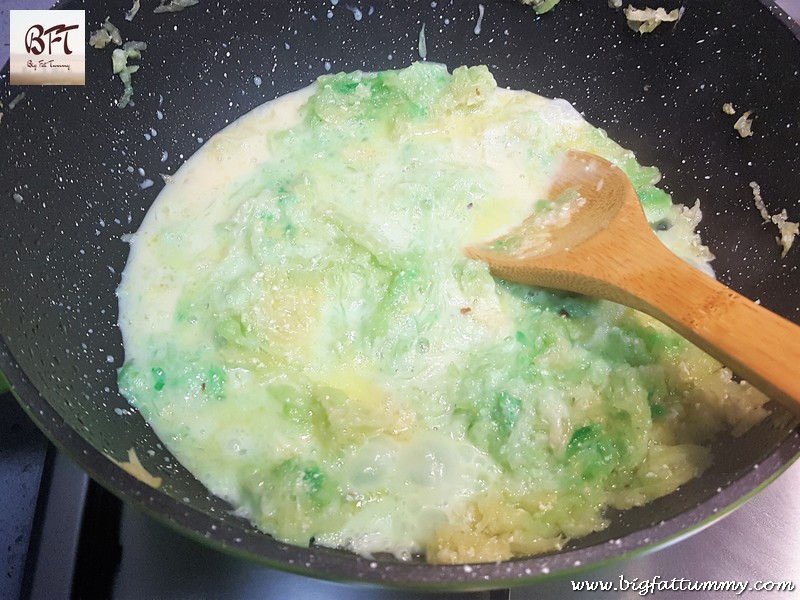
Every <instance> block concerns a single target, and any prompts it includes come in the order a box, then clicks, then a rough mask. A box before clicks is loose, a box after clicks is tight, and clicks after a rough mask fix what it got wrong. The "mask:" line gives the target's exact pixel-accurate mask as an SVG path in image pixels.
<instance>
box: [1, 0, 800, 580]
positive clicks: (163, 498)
mask: <svg viewBox="0 0 800 600" xmlns="http://www.w3.org/2000/svg"><path fill="white" fill-rule="evenodd" d="M130 4H131V3H130V2H129V1H128V0H124V1H121V0H112V1H109V2H100V1H99V0H86V1H74V2H64V3H62V4H61V5H59V7H60V8H70V9H85V10H86V19H87V29H88V30H90V31H91V30H93V29H95V28H97V27H98V26H99V25H100V23H101V22H102V21H103V20H104V19H105V18H106V17H107V16H109V17H110V18H111V20H112V22H114V23H115V24H117V25H118V26H119V27H120V29H121V30H122V34H123V37H124V38H125V39H129V40H143V41H146V42H147V44H148V49H147V50H146V51H145V52H144V53H143V55H142V59H141V61H139V64H141V71H140V72H139V73H137V74H135V75H134V79H133V83H134V89H135V91H134V96H133V99H134V102H135V105H133V106H129V107H127V108H124V109H119V108H117V107H116V106H115V100H116V98H118V97H119V96H120V95H121V93H122V86H121V83H120V82H119V80H118V79H116V78H115V77H114V76H113V75H112V73H111V61H110V51H109V50H108V49H106V50H94V49H92V48H88V49H87V59H86V69H87V85H86V86H85V87H60V86H53V87H44V86H43V87H35V86H31V87H27V88H12V87H11V86H9V84H8V81H7V80H8V68H7V67H6V68H5V69H4V71H3V72H2V75H0V98H1V99H3V100H4V102H5V103H6V105H7V104H8V100H9V99H10V98H13V97H14V96H16V95H17V94H18V93H19V92H20V91H23V90H24V91H25V92H26V94H27V95H26V97H25V98H24V100H22V101H21V102H20V103H19V104H18V105H17V106H16V108H15V109H14V110H13V111H11V112H7V114H6V115H5V118H4V119H3V122H2V123H0V142H2V143H0V165H2V170H1V171H0V206H2V214H3V230H2V238H0V370H2V371H3V372H5V373H6V375H7V376H8V379H9V380H10V382H11V384H12V385H13V387H14V390H15V394H16V396H17V397H18V399H19V401H20V403H21V404H22V405H23V407H24V408H25V409H26V410H27V412H28V413H29V414H30V416H31V418H32V419H33V420H34V421H36V423H37V424H38V425H39V426H40V427H41V428H42V429H43V430H44V431H45V433H46V434H47V435H48V436H49V437H50V439H51V440H52V441H53V442H55V444H56V445H57V446H59V447H60V448H62V449H63V450H65V451H67V452H68V453H69V454H70V455H71V456H72V457H73V458H74V459H75V460H76V461H77V462H78V463H79V464H80V465H81V466H82V467H83V468H84V469H85V470H86V471H88V472H89V474H90V475H91V476H92V477H94V478H95V479H96V480H97V481H99V482H100V483H101V484H102V485H104V486H105V487H107V488H108V489H109V490H111V491H112V492H114V493H115V494H117V495H118V496H119V497H121V498H122V499H124V500H125V501H127V502H130V503H132V504H134V505H136V506H137V507H139V508H141V509H143V510H145V511H146V512H149V513H150V514H152V515H154V516H155V517H157V518H159V519H161V520H162V521H164V522H166V523H168V524H170V525H172V526H173V527H175V528H177V529H179V530H180V531H182V532H184V533H185V534H187V535H189V536H191V537H194V538H196V539H199V540H202V541H205V542H207V543H209V544H212V545H213V546H215V547H217V548H222V549H224V550H226V551H228V552H231V553H233V554H237V555H241V556H245V557H247V558H250V559H253V560H257V561H260V562H262V563H264V564H266V565H270V566H273V567H278V568H282V569H287V570H291V571H295V572H299V573H302V574H306V575H312V576H318V577H324V578H330V579H337V580H349V581H354V580H360V581H367V582H372V583H380V584H386V585H392V586H408V587H414V588H426V589H478V588H491V587H500V586H509V585H515V584H522V583H530V582H531V580H533V579H536V578H540V577H544V576H545V575H546V574H549V576H553V575H556V574H564V573H566V572H569V571H571V570H575V569H578V568H585V567H587V566H590V565H596V564H598V563H599V562H602V561H608V560H611V559H614V558H615V557H618V556H621V555H623V554H625V553H631V552H639V551H643V550H646V549H649V548H651V547H652V546H653V544H656V543H665V542H668V541H672V540H675V539H678V538H680V537H681V536H682V535H684V534H685V532H686V531H687V530H689V529H692V528H698V527H699V526H701V525H703V524H705V523H707V522H709V521H710V520H711V519H713V518H715V517H716V516H718V515H719V514H722V513H724V512H726V510H728V509H729V508H730V507H731V506H733V505H736V504H737V503H740V501H741V500H742V499H744V498H746V497H747V496H749V495H750V494H751V493H753V492H754V491H755V490H757V489H758V488H759V487H760V486H762V485H763V484H764V483H765V482H767V481H769V480H770V479H771V478H773V477H774V476H776V474H777V473H779V472H780V471H781V470H782V469H783V468H784V467H785V466H786V465H787V464H788V463H789V462H790V461H791V460H793V458H794V457H795V456H796V455H797V453H798V451H800V436H798V432H797V431H796V430H795V429H793V427H792V424H791V422H790V420H789V419H788V418H787V415H786V413H785V412H784V411H783V410H782V409H781V408H780V407H778V406H772V408H773V412H772V415H771V416H770V417H769V418H768V419H767V420H766V421H765V422H763V423H762V424H760V425H759V426H757V427H755V428H754V429H753V430H751V431H749V432H748V433H747V434H745V435H744V436H742V437H740V438H736V439H734V438H730V437H726V436H722V437H720V438H719V439H718V440H717V441H716V442H715V444H714V449H713V450H714V456H715V463H714V465H713V466H712V467H711V468H710V470H709V471H708V472H707V473H706V474H705V475H703V476H702V477H701V478H699V479H696V480H694V481H691V482H690V483H688V484H687V485H685V486H683V487H682V488H681V489H680V490H678V491H677V492H675V493H673V494H671V495H670V496H668V497H665V498H661V499H659V500H657V501H655V502H653V503H651V504H649V505H647V506H645V507H641V508H637V509H633V510H630V511H627V512H625V513H615V512H611V513H610V514H609V517H610V519H611V523H612V524H611V526H610V527H609V528H608V529H606V530H605V531H602V532H598V533H595V534H592V535H590V536H587V537H585V538H582V539H579V540H574V541H573V542H571V543H570V544H569V545H568V546H567V547H566V548H565V549H564V550H563V551H562V552H559V553H555V554H551V555H546V556H541V557H534V558H524V559H517V560H511V561H506V562H502V563H498V564H488V565H472V566H468V567H466V568H465V567H463V566H432V565H428V564H425V563H424V561H422V560H421V559H420V560H414V561H411V562H405V563H404V562H400V561H398V560H396V559H394V558H392V557H388V556H377V557H374V559H365V558H361V557H357V556H355V555H353V554H351V553H348V552H344V551H339V550H334V549H328V548H319V547H311V548H298V547H294V546H288V545H285V544H282V543H279V542H276V541H275V540H274V539H272V538H271V537H269V536H267V535H264V534H262V533H259V532H258V531H256V530H255V529H254V528H253V527H252V526H251V525H250V524H249V523H247V522H245V521H243V520H242V519H240V518H238V517H235V516H233V515H232V514H231V513H230V509H229V506H228V505H227V504H226V503H225V502H223V501H221V500H219V499H217V498H215V497H212V496H210V495H209V494H208V492H207V490H206V489H205V488H204V487H203V486H202V485H201V484H200V483H199V482H198V481H197V480H195V479H194V477H192V476H191V475H190V474H189V473H188V472H187V471H186V470H185V469H183V468H182V467H181V465H180V464H178V463H177V461H176V460H175V458H174V457H173V456H172V455H171V454H170V453H169V452H168V451H167V450H166V449H165V448H164V447H163V446H162V445H161V444H160V443H159V440H158V439H157V438H156V437H155V435H154V433H153V432H152V430H151V429H150V428H149V426H148V425H147V424H146V423H145V422H144V421H143V419H142V418H141V417H140V415H139V414H138V413H137V412H136V411H134V410H132V409H130V407H129V406H128V405H127V404H126V402H125V400H124V399H123V398H122V397H121V396H120V395H119V394H118V392H117V388H116V369H117V368H118V367H120V366H121V365H122V362H123V351H122V344H121V338H120V334H119V331H118V329H117V327H116V321H117V305H116V298H115V295H114V291H115V288H116V286H117V285H118V283H119V277H120V273H121V271H122V269H123V267H124V265H125V261H126V258H127V250H128V246H127V244H125V243H124V242H123V241H121V239H120V237H121V236H122V235H123V234H125V233H130V232H132V231H135V230H136V229H137V228H138V225H139V223H140V222H141V220H142V218H143V217H144V214H145V212H146V211H147V209H148V207H149V206H150V204H151V203H152V202H153V200H154V199H155V197H156V195H157V194H158V192H159V190H160V189H161V187H162V183H161V178H160V177H159V176H158V174H159V173H165V174H168V173H172V172H174V171H175V170H176V169H177V168H178V166H179V165H180V164H181V163H182V162H183V161H184V160H185V159H186V158H188V157H189V156H190V155H191V154H192V153H193V152H194V151H195V150H197V149H198V148H199V147H200V145H201V143H202V141H203V140H205V139H208V138H209V137H210V136H211V135H212V134H213V133H215V132H216V131H218V130H220V129H221V128H223V127H224V126H225V125H226V124H228V123H230V122H231V121H233V120H234V119H236V118H237V117H239V116H240V115H242V114H244V113H245V112H247V111H249V110H250V109H252V108H254V107H255V106H257V105H258V104H260V103H262V102H264V101H266V100H270V99H272V98H274V97H276V96H278V95H280V94H283V93H286V92H289V91H292V90H295V89H297V88H299V87H302V86H305V85H307V84H309V83H311V82H312V81H313V80H314V79H315V78H316V77H317V76H319V75H321V74H324V73H325V72H327V68H326V65H329V66H330V70H331V71H334V72H335V71H350V70H355V69H363V70H372V71H374V70H380V69H389V68H400V67H403V66H407V65H408V64H410V63H411V62H412V61H414V60H419V58H420V56H419V49H418V41H419V33H420V28H421V26H422V25H423V24H425V26H426V29H425V31H426V41H427V50H428V52H427V58H428V60H433V61H437V62H442V63H445V64H447V65H449V66H450V67H455V66H458V65H461V64H481V63H482V64H488V65H489V67H490V68H491V70H492V71H493V72H494V74H495V76H496V78H497V80H498V83H499V84H500V85H501V86H509V87H511V88H526V89H529V90H532V91H536V92H538V93H541V94H543V95H546V96H552V97H562V98H566V99H567V100H569V101H571V102H572V103H573V104H574V105H575V106H576V107H577V109H578V110H579V111H581V112H582V113H583V114H584V115H585V117H586V118H587V119H588V120H589V121H590V122H591V123H593V124H595V125H597V126H600V127H603V128H604V129H606V130H607V131H608V133H609V135H610V136H611V137H612V138H614V139H616V140H617V141H619V142H620V143H621V144H622V145H623V146H625V147H627V148H631V149H632V150H634V151H635V152H636V154H637V156H638V157H639V160H640V162H642V163H643V164H654V165H657V166H658V167H659V168H660V169H661V170H662V172H663V174H664V180H663V186H664V187H665V188H666V189H667V191H669V192H670V193H671V194H673V196H674V199H675V200H676V201H678V202H682V203H686V204H692V203H694V201H695V199H698V198H699V199H700V200H701V204H702V206H703V209H704V213H705V215H706V216H705V219H704V220H703V222H702V230H701V232H702V234H703V236H704V239H705V241H706V243H707V244H708V245H709V246H710V247H711V249H712V250H713V252H714V253H715V254H716V256H717V259H716V262H715V263H714V266H715V269H716V271H717V275H718V277H719V278H720V279H721V280H722V281H724V282H725V283H727V284H728V285H731V286H732V287H733V288H735V289H737V290H739V291H740V292H742V293H743V294H745V295H746V296H748V297H750V298H753V299H757V300H759V301H761V302H762V303H763V304H764V305H766V306H767V307H769V308H770V309H772V310H774V311H776V312H778V313H780V314H782V315H784V316H785V317H787V318H789V319H790V320H793V321H794V322H799V323H800V303H799V302H798V296H797V292H798V289H799V288H800V268H798V265H800V248H794V249H793V250H792V251H790V252H789V254H788V255H787V256H786V257H785V258H783V259H781V258H780V248H779V246H778V245H777V244H776V242H775V239H774V238H775V235H776V230H774V229H773V228H772V226H771V225H769V226H767V225H764V224H763V223H762V221H761V217H760V216H759V214H758V211H757V210H756V209H755V208H754V206H753V203H752V195H751V190H750V187H749V185H748V184H749V182H750V181H757V182H758V183H759V184H760V185H761V190H762V194H763V196H764V199H765V202H766V203H767V206H768V208H769V209H770V211H771V212H773V213H774V212H777V211H778V210H779V209H781V208H786V209H787V210H788V212H789V218H790V219H792V220H794V221H797V220H800V207H799V206H798V195H797V189H798V188H797V184H798V175H797V173H798V171H799V170H800V108H798V107H800V69H799V67H800V43H798V41H797V39H795V37H794V36H793V34H792V32H791V31H790V30H789V29H788V28H786V27H785V26H784V25H782V24H781V23H780V22H779V21H778V20H776V19H775V18H774V17H773V16H772V15H771V14H770V10H769V8H767V7H765V6H764V5H762V4H760V3H759V2H757V1H755V0H750V1H744V0H742V2H737V3H736V7H735V9H728V8H726V6H725V5H724V4H720V3H719V2H717V1H715V0H705V1H700V0H695V1H694V2H692V3H691V5H689V6H688V8H687V11H686V13H685V15H684V18H683V19H682V20H681V21H680V23H679V26H678V27H677V28H676V29H675V30H674V31H673V32H671V33H669V34H667V35H663V34H662V35H658V34H652V35H647V36H642V35H640V34H638V33H634V32H633V31H631V30H630V29H629V28H628V27H627V26H626V24H625V21H624V18H623V17H622V16H621V14H620V13H619V12H617V11H614V10H611V9H609V8H608V7H607V6H606V2H605V1H604V0H603V1H602V2H600V1H598V2H582V1H580V0H564V2H562V3H561V4H559V5H558V6H557V7H556V9H555V10H553V11H552V12H551V13H548V14H546V15H544V16H542V17H536V15H535V14H534V13H533V11H532V10H531V9H530V8H528V7H524V6H522V5H520V4H519V3H517V2H515V1H512V0H505V1H503V0H499V1H496V2H494V1H489V0H485V1H484V2H483V3H482V4H483V5H484V8H485V14H484V17H483V20H482V22H481V23H480V28H477V27H476V26H477V25H478V22H477V19H478V15H479V6H478V3H477V2H471V1H465V0H458V1H456V0H435V1H431V0H425V1H422V2H408V3H400V2H393V1H391V0H388V1H384V0H367V1H366V2H364V1H361V0H351V4H349V5H347V4H345V1H342V2H338V3H336V4H334V3H333V2H331V1H330V0H328V1H323V0H296V1H293V2H284V1H283V0H274V1H265V0H239V1H237V2H230V3H225V2H223V1H221V0H220V1H217V2H215V1H213V0H201V3H200V4H199V5H197V6H195V7H191V8H188V9H186V10H185V11H184V12H182V13H176V14H153V13H152V12H151V10H150V9H149V8H148V2H146V1H145V2H143V4H144V5H145V6H143V8H142V10H141V11H140V12H139V14H138V15H137V16H136V17H135V18H134V20H133V21H131V22H127V21H125V20H124V18H123V15H124V14H125V11H126V10H127V9H128V8H130ZM773 8H774V7H773ZM359 11H360V12H359ZM259 83H260V85H259ZM725 102H732V103H733V104H734V105H736V106H737V107H738V108H740V110H745V109H753V110H754V115H755V120H754V125H753V129H754V132H755V135H753V136H752V137H750V138H746V139H742V138H740V137H739V136H738V135H737V134H736V132H735V131H734V130H733V128H732V125H733V122H734V120H735V119H734V118H732V117H730V116H729V115H726V114H724V113H723V112H722V111H721V106H722V104H723V103H725ZM146 179H151V180H153V181H154V182H155V184H154V185H152V186H151V187H143V186H142V183H143V182H144V181H145V180H146ZM130 448H135V449H136V452H137V455H138V456H139V458H140V459H141V461H142V463H143V464H144V467H145V468H146V469H147V470H148V471H149V472H150V473H152V474H154V475H156V476H159V477H161V478H162V479H163V484H162V485H161V487H160V488H158V489H153V488H151V487H148V486H147V485H145V484H144V483H142V482H141V481H139V480H138V479H136V478H134V477H132V476H130V475H128V474H127V473H125V472H124V471H122V470H121V469H120V468H119V467H118V466H117V465H116V464H115V463H114V462H112V461H111V460H109V458H114V459H116V460H125V459H126V456H127V451H128V449H130Z"/></svg>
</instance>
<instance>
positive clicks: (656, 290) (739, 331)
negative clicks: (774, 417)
mask: <svg viewBox="0 0 800 600" xmlns="http://www.w3.org/2000/svg"><path fill="white" fill-rule="evenodd" d="M656 254H657V259H656V260H655V261H654V262H656V264H653V263H652V262H651V264H650V265H649V269H648V270H650V275H648V277H647V278H634V279H633V280H631V279H628V280H627V281H626V282H625V286H626V287H627V291H626V293H630V294H632V295H633V296H636V297H637V298H638V300H639V301H638V302H631V303H630V305H632V306H636V307H637V308H639V309H641V310H642V311H643V312H646V313H648V314H650V315H652V316H654V317H656V318H657V319H659V320H661V321H662V322H664V323H666V324H667V325H669V326H670V327H672V329H674V330H675V331H676V332H678V333H679V334H681V335H682V336H684V337H685V338H687V339H688V340H689V341H691V342H692V343H694V344H695V345H697V346H698V347H700V348H701V349H703V350H704V351H706V352H707V353H708V354H710V355H711V356H713V357H714V358H716V359H717V360H719V361H720V362H721V363H722V364H724V365H726V366H727V367H729V368H730V369H731V370H732V371H733V372H734V373H736V374H737V375H738V376H740V377H742V378H743V379H745V380H747V381H748V382H750V383H751V384H753V385H754V386H755V387H757V388H758V389H759V390H761V391H762V392H764V393H765V394H767V395H768V396H770V397H771V398H774V399H775V400H776V401H779V402H781V403H783V404H784V405H786V406H787V407H788V408H790V409H792V410H793V411H794V412H795V413H796V414H798V415H800V327H798V326H797V325H795V324H794V323H792V322H790V321H788V320H786V319H784V318H783V317H780V316H778V315H776V314H775V313H773V312H770V311H769V310H767V309H766V308H764V307H762V306H760V305H758V304H756V303H755V302H752V301H751V300H749V299H747V298H745V297H744V296H742V295H741V294H738V293H737V292H735V291H733V290H731V289H730V288H728V287H726V286H724V285H722V284H721V283H719V282H718V281H716V280H714V279H713V278H711V277H709V276H707V275H705V274H704V273H702V272H700V271H699V270H697V269H695V268H693V267H691V266H690V265H688V264H686V263H685V262H683V261H682V260H681V259H680V258H678V257H677V256H675V255H674V254H672V253H671V252H669V251H668V250H667V249H666V248H664V250H663V252H657V253H656ZM654 258H656V257H654V256H653V255H652V254H651V255H650V259H651V261H652V260H653V259H654ZM654 268H655V269H657V272H658V274H657V275H656V276H655V277H653V272H652V269H654ZM653 282H655V285H654V284H653ZM637 305H638V306H637Z"/></svg>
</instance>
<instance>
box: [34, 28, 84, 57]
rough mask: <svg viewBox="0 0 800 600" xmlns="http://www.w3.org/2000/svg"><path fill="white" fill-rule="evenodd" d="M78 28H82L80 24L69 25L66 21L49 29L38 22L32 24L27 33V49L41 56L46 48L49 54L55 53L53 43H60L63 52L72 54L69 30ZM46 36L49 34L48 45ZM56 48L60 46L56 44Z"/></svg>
mask: <svg viewBox="0 0 800 600" xmlns="http://www.w3.org/2000/svg"><path fill="white" fill-rule="evenodd" d="M78 28H80V25H67V24H65V23H59V24H58V25H54V26H53V27H50V28H49V29H45V28H44V27H42V26H41V25H39V24H38V23H37V24H36V25H31V27H29V28H28V31H27V32H26V33H25V50H27V51H28V53H29V54H35V55H36V56H39V55H40V54H42V53H43V52H44V51H45V48H46V49H47V53H48V54H53V44H60V45H61V52H62V53H63V54H65V55H69V54H72V50H70V49H69V32H70V31H72V30H74V29H78ZM45 36H47V37H46V41H47V45H46V46H45ZM56 49H57V50H58V46H56Z"/></svg>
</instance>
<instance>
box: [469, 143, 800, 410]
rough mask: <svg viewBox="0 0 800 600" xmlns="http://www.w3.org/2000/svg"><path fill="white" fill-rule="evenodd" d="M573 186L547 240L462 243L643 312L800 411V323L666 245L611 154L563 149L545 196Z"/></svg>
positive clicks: (523, 271) (532, 281) (536, 281)
mask: <svg viewBox="0 0 800 600" xmlns="http://www.w3.org/2000/svg"><path fill="white" fill-rule="evenodd" d="M569 190H575V191H576V192H577V193H578V194H580V196H581V197H582V198H583V199H584V202H583V204H582V205H580V206H579V207H578V208H576V210H575V211H574V213H572V214H570V217H569V221H568V222H567V223H566V224H563V225H561V226H558V227H556V228H554V229H553V230H551V231H550V236H549V242H548V243H546V244H540V245H539V246H538V247H533V248H529V249H526V250H524V251H522V252H516V253H515V252H511V251H503V250H501V249H500V250H499V249H498V248H503V247H511V246H513V245H514V243H515V242H518V241H519V235H520V232H522V235H524V228H520V229H518V230H515V231H512V232H510V233H508V234H506V235H504V236H502V237H501V238H498V239H497V240H494V242H492V243H490V244H487V245H482V246H470V247H468V248H465V254H466V255H467V256H469V257H470V258H473V259H476V260H481V261H484V262H486V263H488V265H489V267H490V269H491V271H492V273H493V274H494V275H496V276H497V277H500V278H502V279H506V280H509V281H515V282H518V283H524V284H528V285H536V286H542V287H548V288H557V289H560V290H568V291H571V292H577V293H580V294H585V295H588V296H597V297H600V298H606V299H608V300H613V301H614V302H619V303H620V304H624V305H626V306H630V307H632V308H635V309H637V310H640V311H642V312H645V313H647V314H649V315H651V316H653V317H655V318H656V319H658V320H660V321H662V322H663V323H665V324H667V325H668V326H669V327H671V328H672V329H673V330H675V331H676V332H678V333H679V334H681V335H682V336H684V337H685V338H687V339H688V340H690V341H691V342H692V343H694V344H696V345H697V346H699V347H700V348H702V349H703V350H704V351H706V352H707V353H708V354H710V355H711V356H713V357H714V358H716V359H717V360H719V361H720V362H721V363H723V364H724V365H726V366H728V367H729V368H730V369H731V370H732V371H733V372H734V373H736V374H737V375H738V376H740V377H742V378H743V379H745V380H747V381H749V382H750V383H751V384H753V385H754V386H755V387H757V388H758V389H760V390H761V391H762V392H764V393H765V394H767V395H768V396H769V397H771V398H773V399H774V400H777V401H779V402H781V403H783V404H784V405H786V406H787V407H788V408H790V409H791V410H793V411H794V412H795V413H796V414H798V415H800V327H798V326H797V325H795V324H793V323H791V322H790V321H787V320H786V319H784V318H782V317H780V316H778V315H776V314H775V313H772V312H770V311H768V310H767V309H765V308H763V307H761V306H759V305H758V304H755V303H754V302H752V301H750V300H748V299H747V298H745V297H744V296H742V295H740V294H737V293H736V292H734V291H733V290H731V289H730V288H728V287H726V286H724V285H723V284H721V283H719V282H718V281H716V280H714V279H713V278H712V277H709V276H707V275H705V274H704V273H702V272H700V271H699V270H697V269H695V268H694V267H692V266H690V265H689V264H687V263H685V262H684V261H683V260H681V259H680V258H678V257H677V256H676V255H675V254H673V253H672V252H671V251H670V250H668V249H667V248H666V246H664V245H663V244H662V243H661V241H660V240H659V239H658V237H657V236H656V235H655V233H653V230H652V229H651V228H650V225H649V223H648V222H647V219H646V218H645V215H644V212H643V210H642V205H641V203H640V202H639V198H638V196H637V195H636V191H635V190H634V189H633V185H632V184H631V182H630V180H628V178H627V177H626V175H625V174H624V173H623V172H622V171H621V170H620V169H618V168H617V167H615V166H614V165H612V164H611V163H610V162H608V161H607V160H605V159H603V158H600V157H599V156H595V155H594V154H589V153H587V152H579V151H570V152H568V153H567V155H566V157H565V159H564V162H563V164H562V166H561V168H560V169H559V171H558V173H557V174H556V177H555V178H554V180H553V184H552V187H551V189H550V194H549V196H550V198H557V197H558V196H560V195H561V194H564V193H565V192H568V191H569ZM515 236H516V237H515ZM498 242H499V243H498ZM523 246H524V244H523Z"/></svg>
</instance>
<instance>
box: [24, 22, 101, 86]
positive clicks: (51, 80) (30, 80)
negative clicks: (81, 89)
mask: <svg viewBox="0 0 800 600" xmlns="http://www.w3.org/2000/svg"><path fill="white" fill-rule="evenodd" d="M10 25H11V27H10V34H11V40H10V44H9V45H10V50H11V52H10V67H11V68H10V75H11V78H10V79H11V85H83V84H84V83H86V42H85V40H86V13H85V12H84V11H82V10H12V11H10Z"/></svg>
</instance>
